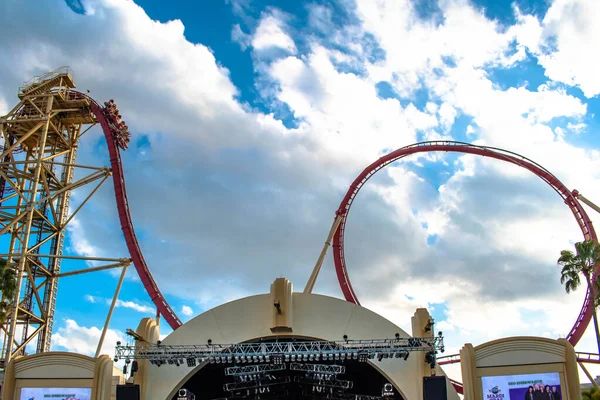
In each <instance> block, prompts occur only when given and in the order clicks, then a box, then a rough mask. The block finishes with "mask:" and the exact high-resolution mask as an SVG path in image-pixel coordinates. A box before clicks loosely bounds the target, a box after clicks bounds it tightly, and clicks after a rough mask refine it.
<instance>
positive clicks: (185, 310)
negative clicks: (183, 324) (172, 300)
mask: <svg viewBox="0 0 600 400" xmlns="http://www.w3.org/2000/svg"><path fill="white" fill-rule="evenodd" d="M181 313H182V314H183V315H185V316H186V317H189V316H190V315H193V314H194V310H192V307H190V306H186V305H183V306H181Z"/></svg>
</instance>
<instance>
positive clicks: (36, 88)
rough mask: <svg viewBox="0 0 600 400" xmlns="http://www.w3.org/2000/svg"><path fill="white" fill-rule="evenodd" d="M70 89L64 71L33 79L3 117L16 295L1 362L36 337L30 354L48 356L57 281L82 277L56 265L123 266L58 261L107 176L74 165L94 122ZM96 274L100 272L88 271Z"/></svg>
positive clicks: (3, 189)
mask: <svg viewBox="0 0 600 400" xmlns="http://www.w3.org/2000/svg"><path fill="white" fill-rule="evenodd" d="M73 88H75V84H74V82H73V74H72V72H71V70H70V69H69V68H68V67H62V68H59V69H57V70H55V71H52V72H50V73H48V74H45V75H42V76H40V77H36V78H34V79H32V80H30V81H29V82H26V83H25V84H23V86H22V87H21V88H19V93H18V97H19V100H20V101H19V103H18V104H17V105H16V106H15V107H14V108H13V109H12V110H11V111H10V112H9V113H8V114H7V115H5V116H3V117H0V135H1V138H2V140H3V141H4V149H3V150H2V154H1V155H0V161H1V162H0V202H1V203H0V240H2V241H1V242H0V243H1V246H2V248H4V249H7V250H6V251H2V253H3V254H0V257H2V258H4V259H5V260H6V261H7V262H8V265H9V266H12V267H14V268H15V271H16V275H17V295H16V296H15V298H14V299H12V303H11V307H10V309H9V311H8V313H7V314H8V315H7V319H6V321H5V323H4V324H2V325H0V329H1V331H0V334H1V335H2V336H3V347H2V351H1V357H2V361H3V362H4V363H7V362H8V361H9V360H10V359H11V358H12V357H14V356H15V355H20V354H24V353H25V349H26V346H27V345H28V344H30V343H32V341H33V340H34V339H36V338H37V346H36V347H35V350H33V349H32V346H30V347H28V349H29V351H28V352H38V353H39V352H45V351H48V350H50V342H51V336H52V325H53V319H54V308H55V303H56V295H57V290H58V278H59V277H61V276H66V275H75V274H77V273H80V272H84V271H83V269H82V270H81V271H72V272H68V273H65V274H61V272H60V268H61V260H63V259H65V258H72V259H84V260H96V261H114V262H116V264H113V265H114V266H123V265H124V264H128V262H127V261H124V259H108V258H107V259H100V258H96V259H92V258H85V257H77V256H64V255H63V245H64V237H65V232H66V227H67V225H68V223H69V222H70V221H72V219H73V217H74V216H75V214H76V213H77V212H78V211H79V210H80V209H81V207H82V206H83V205H84V204H85V203H86V202H87V201H88V200H89V199H90V198H91V196H92V195H93V194H94V193H95V192H96V190H97V189H98V188H99V187H100V186H101V185H102V183H104V182H105V181H106V180H107V179H108V178H109V177H110V175H111V171H110V169H108V168H106V167H103V168H98V167H91V166H85V165H77V164H76V163H75V161H76V158H77V147H78V144H79V140H80V139H81V137H82V136H83V135H84V134H85V133H86V132H87V131H88V130H89V129H90V128H91V127H92V126H93V125H94V124H95V123H96V118H95V117H94V115H93V114H92V113H91V111H90V104H89V100H88V99H87V98H85V97H83V96H77V95H75V93H71V92H70V90H71V89H73ZM0 143H1V142H0ZM78 170H81V171H80V172H79V171H78ZM76 171H77V173H76ZM76 176H77V179H76ZM87 185H89V186H90V188H91V189H90V190H89V195H88V196H87V197H85V198H84V199H83V201H82V202H81V203H80V204H78V205H77V207H76V208H75V210H70V198H71V191H72V190H74V189H78V188H81V187H83V186H87ZM113 265H111V266H107V267H112V266H113ZM98 269H104V267H99V268H92V270H98ZM9 300H10V299H9ZM4 365H5V364H4ZM1 367H3V365H2V364H1V363H0V368H1Z"/></svg>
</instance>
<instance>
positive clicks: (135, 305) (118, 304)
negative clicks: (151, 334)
mask: <svg viewBox="0 0 600 400" xmlns="http://www.w3.org/2000/svg"><path fill="white" fill-rule="evenodd" d="M111 301H112V300H108V299H107V302H109V303H110V302H111ZM115 307H123V308H130V309H132V310H135V311H137V312H140V313H145V314H152V315H155V314H156V309H155V308H154V307H150V306H145V305H142V304H138V303H135V302H133V301H123V300H117V302H116V304H115Z"/></svg>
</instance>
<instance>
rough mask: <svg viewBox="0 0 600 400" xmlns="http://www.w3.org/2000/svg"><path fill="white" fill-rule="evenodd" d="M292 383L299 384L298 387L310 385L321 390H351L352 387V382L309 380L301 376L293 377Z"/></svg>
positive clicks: (332, 379) (329, 379) (334, 379)
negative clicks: (321, 388)
mask: <svg viewBox="0 0 600 400" xmlns="http://www.w3.org/2000/svg"><path fill="white" fill-rule="evenodd" d="M294 382H296V383H299V384H300V385H311V386H320V387H323V388H332V389H342V390H345V389H352V387H353V386H354V382H352V381H346V380H343V379H336V378H333V377H331V378H328V379H311V378H306V377H303V376H295V377H294Z"/></svg>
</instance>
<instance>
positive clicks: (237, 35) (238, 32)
mask: <svg viewBox="0 0 600 400" xmlns="http://www.w3.org/2000/svg"><path fill="white" fill-rule="evenodd" d="M231 40H233V41H234V42H237V43H238V44H239V45H240V47H241V48H242V50H246V48H248V46H250V43H251V42H252V37H251V36H250V35H248V34H247V33H245V32H244V31H243V30H242V28H241V27H240V24H235V25H234V26H233V28H231Z"/></svg>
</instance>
